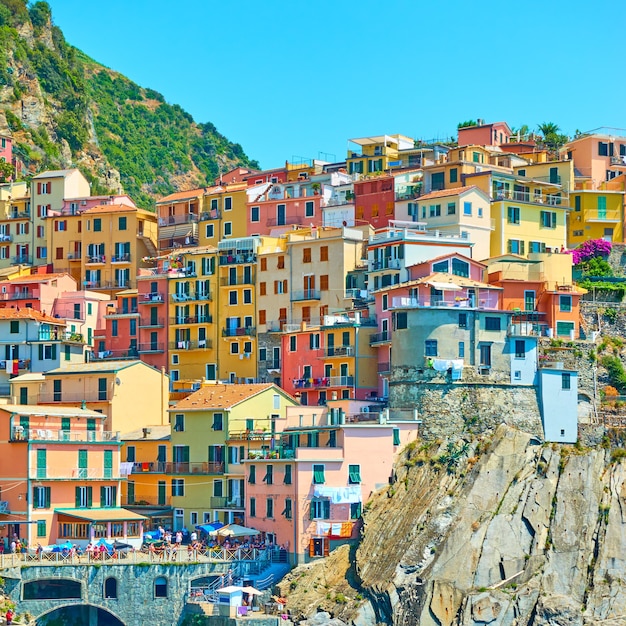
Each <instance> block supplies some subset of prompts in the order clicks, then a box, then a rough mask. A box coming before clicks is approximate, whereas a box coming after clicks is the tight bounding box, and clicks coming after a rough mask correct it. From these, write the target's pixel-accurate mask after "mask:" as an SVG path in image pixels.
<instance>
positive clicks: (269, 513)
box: [265, 498, 274, 519]
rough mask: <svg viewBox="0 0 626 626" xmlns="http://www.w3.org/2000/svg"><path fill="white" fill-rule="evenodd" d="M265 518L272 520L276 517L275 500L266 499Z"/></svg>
mask: <svg viewBox="0 0 626 626" xmlns="http://www.w3.org/2000/svg"><path fill="white" fill-rule="evenodd" d="M265 517H269V518H270V519H272V518H273V517H274V499H273V498H266V499H265Z"/></svg>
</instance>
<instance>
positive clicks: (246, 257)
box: [220, 250, 256, 265]
mask: <svg viewBox="0 0 626 626" xmlns="http://www.w3.org/2000/svg"><path fill="white" fill-rule="evenodd" d="M241 263H256V254H254V253H253V252H252V250H250V252H245V253H239V254H220V265H239V264H241Z"/></svg>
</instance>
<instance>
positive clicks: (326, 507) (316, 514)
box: [310, 498, 330, 519]
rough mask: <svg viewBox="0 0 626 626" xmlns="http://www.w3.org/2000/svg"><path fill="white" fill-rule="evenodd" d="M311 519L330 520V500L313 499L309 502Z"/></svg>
mask: <svg viewBox="0 0 626 626" xmlns="http://www.w3.org/2000/svg"><path fill="white" fill-rule="evenodd" d="M310 518H311V519H330V500H329V499H328V498H313V500H311V510H310Z"/></svg>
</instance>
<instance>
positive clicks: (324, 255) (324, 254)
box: [320, 246, 328, 261]
mask: <svg viewBox="0 0 626 626" xmlns="http://www.w3.org/2000/svg"><path fill="white" fill-rule="evenodd" d="M320 261H328V246H321V247H320Z"/></svg>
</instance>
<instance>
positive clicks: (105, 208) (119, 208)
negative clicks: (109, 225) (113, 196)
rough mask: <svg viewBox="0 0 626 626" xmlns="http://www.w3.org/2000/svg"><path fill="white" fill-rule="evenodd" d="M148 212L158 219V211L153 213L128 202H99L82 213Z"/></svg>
mask: <svg viewBox="0 0 626 626" xmlns="http://www.w3.org/2000/svg"><path fill="white" fill-rule="evenodd" d="M134 212H140V213H144V214H145V213H148V214H150V215H154V219H156V213H152V212H150V211H146V210H145V209H139V208H137V207H134V206H128V205H127V204H99V205H98V206H94V207H91V209H87V210H86V211H83V212H82V214H81V215H91V214H92V213H134Z"/></svg>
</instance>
